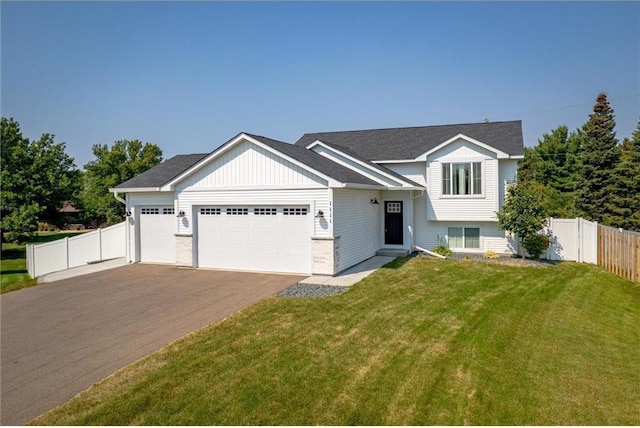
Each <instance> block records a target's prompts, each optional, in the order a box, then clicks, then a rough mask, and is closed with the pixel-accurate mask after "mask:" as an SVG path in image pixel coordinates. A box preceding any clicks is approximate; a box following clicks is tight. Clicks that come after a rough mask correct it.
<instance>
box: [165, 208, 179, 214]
mask: <svg viewBox="0 0 640 428" xmlns="http://www.w3.org/2000/svg"><path fill="white" fill-rule="evenodd" d="M175 213H176V209H175V208H163V209H162V214H175Z"/></svg>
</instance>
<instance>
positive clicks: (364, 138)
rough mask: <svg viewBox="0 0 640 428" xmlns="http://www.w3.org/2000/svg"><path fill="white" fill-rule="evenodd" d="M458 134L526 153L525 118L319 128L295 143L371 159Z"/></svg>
mask: <svg viewBox="0 0 640 428" xmlns="http://www.w3.org/2000/svg"><path fill="white" fill-rule="evenodd" d="M458 134H464V135H466V136H468V137H471V138H474V139H476V140H478V141H481V142H483V143H485V144H488V145H490V146H492V147H495V148H496V149H498V150H500V151H502V152H505V153H507V154H509V155H512V156H520V155H523V154H524V141H523V138H522V122H521V121H519V120H514V121H508V122H489V123H467V124H458V125H438V126H420V127H411V128H389V129H371V130H361V131H339V132H317V133H310V134H304V135H303V136H302V137H301V138H300V139H299V140H298V141H297V142H296V145H297V146H301V147H306V146H308V145H309V144H311V143H313V142H314V141H316V140H320V141H323V142H326V143H331V144H334V145H337V146H340V147H344V148H346V149H349V150H351V151H352V152H355V153H357V154H359V155H360V156H361V157H362V158H365V159H368V160H371V161H380V160H395V159H415V158H416V157H418V156H420V155H421V154H423V153H425V152H428V151H429V150H431V149H433V148H434V147H436V146H438V145H439V144H442V143H443V142H445V141H447V140H449V139H451V138H453V137H455V136H456V135H458Z"/></svg>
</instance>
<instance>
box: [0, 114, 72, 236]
mask: <svg viewBox="0 0 640 428" xmlns="http://www.w3.org/2000/svg"><path fill="white" fill-rule="evenodd" d="M1 128H2V155H1V156H2V168H1V179H2V191H1V192H0V195H1V197H0V204H1V210H2V230H3V231H4V232H10V233H11V235H12V236H13V237H14V239H19V238H20V237H21V236H22V235H25V234H29V233H31V232H33V231H35V230H36V228H37V220H38V219H39V218H43V219H49V218H51V217H52V216H53V215H54V214H55V213H56V211H57V209H58V208H60V207H61V206H62V204H63V203H64V202H65V201H67V200H74V199H75V197H76V196H77V194H78V191H79V189H80V184H79V177H80V172H79V171H78V170H77V169H76V167H75V165H74V160H73V158H72V157H70V156H69V155H68V154H67V153H66V152H65V144H64V143H56V142H55V139H54V136H53V135H52V134H43V135H42V136H41V137H40V139H38V140H35V141H29V139H27V138H25V137H23V135H22V132H21V131H20V125H19V124H18V122H16V121H15V120H14V119H13V118H10V119H7V118H4V117H3V118H2V123H1Z"/></svg>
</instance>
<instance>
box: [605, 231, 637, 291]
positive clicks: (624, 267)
mask: <svg viewBox="0 0 640 428" xmlns="http://www.w3.org/2000/svg"><path fill="white" fill-rule="evenodd" d="M598 266H601V267H603V268H604V269H606V270H608V271H609V272H612V273H615V274H616V275H619V276H621V277H623V278H626V279H629V280H631V281H634V282H640V233H635V232H630V231H628V230H622V229H614V228H613V227H609V226H603V225H601V224H599V225H598Z"/></svg>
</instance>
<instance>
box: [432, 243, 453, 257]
mask: <svg viewBox="0 0 640 428" xmlns="http://www.w3.org/2000/svg"><path fill="white" fill-rule="evenodd" d="M431 251H433V252H434V253H436V254H440V255H441V256H445V257H447V256H450V255H451V254H453V251H451V249H450V248H449V247H447V246H446V245H438V246H437V247H435V248H434V249H433V250H431Z"/></svg>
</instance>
